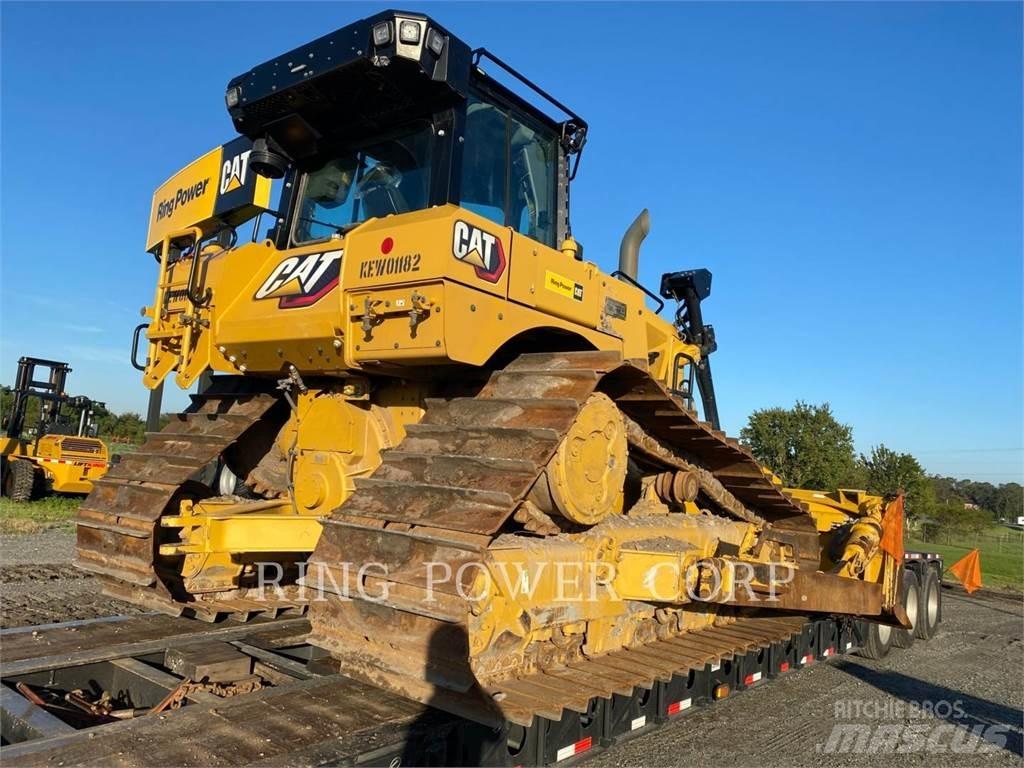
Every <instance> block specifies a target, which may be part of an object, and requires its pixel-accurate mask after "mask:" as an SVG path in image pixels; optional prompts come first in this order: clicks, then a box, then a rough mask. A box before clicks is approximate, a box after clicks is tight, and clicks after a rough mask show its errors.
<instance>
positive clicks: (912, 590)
mask: <svg viewBox="0 0 1024 768" xmlns="http://www.w3.org/2000/svg"><path fill="white" fill-rule="evenodd" d="M902 599H903V607H904V608H905V609H906V611H907V618H908V619H910V623H911V624H913V626H912V627H911V628H910V629H896V628H894V629H893V631H892V644H893V646H894V647H896V648H909V647H910V646H912V645H913V644H914V636H915V634H916V632H917V625H918V623H919V619H920V613H921V582H919V581H918V580H917V574H915V573H914V572H913V571H912V570H910V569H909V568H904V569H903V594H902Z"/></svg>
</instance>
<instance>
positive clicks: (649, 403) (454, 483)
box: [306, 352, 818, 723]
mask: <svg viewBox="0 0 1024 768" xmlns="http://www.w3.org/2000/svg"><path fill="white" fill-rule="evenodd" d="M595 391H601V392H603V393H605V394H606V395H608V396H610V397H611V398H612V399H613V400H614V401H615V403H616V404H617V405H618V407H619V408H620V409H621V410H622V411H623V412H624V413H625V415H626V416H627V417H628V419H630V420H631V421H632V422H634V423H635V424H639V425H642V428H643V434H642V435H635V436H633V437H631V439H630V450H637V451H640V452H643V453H646V454H647V455H648V456H652V457H654V458H655V459H657V458H658V457H659V453H661V454H665V455H666V456H667V457H668V458H669V459H671V460H669V461H666V462H665V463H666V466H672V461H678V462H693V463H695V464H697V465H698V466H699V467H700V468H701V469H702V470H703V474H702V490H704V491H705V495H706V496H707V497H708V498H709V499H711V500H712V501H714V502H715V503H716V505H717V506H718V507H720V511H721V513H722V514H725V515H732V516H734V517H737V516H738V517H742V514H739V510H741V509H744V510H749V509H750V508H754V509H756V510H757V514H758V515H760V516H761V517H763V518H764V519H765V520H767V521H768V522H769V523H770V524H771V525H772V526H773V536H775V537H776V538H780V539H783V540H786V541H788V542H790V543H792V544H793V545H794V551H795V552H796V553H797V557H798V559H799V560H803V561H806V562H807V563H810V562H812V561H813V563H814V564H815V566H816V564H817V560H818V553H817V535H816V533H815V530H814V526H813V523H812V521H811V519H810V517H809V516H808V515H807V513H806V512H805V511H804V510H803V509H802V508H801V507H800V506H799V505H798V504H797V503H796V502H794V501H793V500H792V499H790V498H789V497H788V496H786V495H785V494H784V493H783V492H782V491H781V490H780V489H779V488H778V487H777V486H775V485H774V484H773V483H772V482H771V479H770V478H769V477H768V476H767V475H766V474H765V473H764V471H763V470H762V468H761V467H760V466H759V465H758V464H757V462H756V461H755V460H754V458H753V457H752V456H751V454H750V453H749V452H748V451H747V450H746V449H745V448H743V447H742V446H741V445H739V444H738V443H737V442H736V441H735V440H730V439H727V438H726V437H725V435H724V434H723V433H722V432H719V431H715V430H712V429H711V428H710V426H709V425H707V424H705V423H702V422H700V421H698V420H697V418H696V417H695V416H694V414H693V413H691V412H689V411H687V410H686V409H685V408H683V407H682V405H681V404H680V403H679V401H678V400H676V399H675V398H673V397H672V396H671V395H670V393H669V392H668V391H667V390H666V389H665V388H664V387H662V386H661V385H660V384H659V383H658V382H656V381H655V380H653V379H652V378H651V377H650V376H649V375H648V373H647V372H646V371H644V370H642V369H641V368H639V367H636V366H634V365H631V364H629V363H623V362H622V360H621V359H620V357H619V356H618V355H617V354H612V353H603V352H580V353H565V354H528V355H523V356H521V357H519V358H517V359H516V360H515V361H514V362H513V363H512V364H510V365H509V366H508V367H506V368H504V369H502V370H500V371H497V372H495V373H494V374H493V375H492V376H491V378H490V380H489V382H488V383H487V385H486V386H485V387H484V389H483V390H482V391H481V392H480V394H479V395H477V396H476V397H464V398H455V399H452V400H435V401H431V402H429V403H428V406H427V412H426V416H425V418H424V419H423V421H422V422H421V423H419V424H417V425H412V426H410V427H409V428H408V430H407V437H406V438H405V440H404V441H403V442H402V443H401V444H400V445H399V446H398V447H397V448H396V449H394V450H391V451H388V452H386V453H385V454H384V456H383V463H382V464H381V466H380V467H379V468H378V470H377V471H376V472H375V473H374V474H373V476H372V477H370V478H367V479H365V480H360V481H358V483H357V490H356V492H355V493H354V494H353V495H352V497H351V498H349V499H348V500H347V501H346V502H345V504H343V505H342V506H341V507H339V508H338V510H336V512H335V513H334V514H333V515H332V516H331V518H330V519H329V520H327V521H325V525H324V531H323V534H322V535H321V538H320V542H319V544H318V546H317V549H316V551H315V552H314V554H313V557H312V558H311V561H310V567H309V570H308V571H307V577H306V585H307V586H309V587H312V588H317V589H321V590H322V594H321V595H320V598H318V599H314V601H313V604H312V608H311V617H310V618H311V624H312V628H313V632H312V635H311V640H310V641H311V642H312V643H313V644H315V645H319V646H321V647H324V648H327V649H328V650H330V651H331V652H332V654H333V655H334V656H335V657H336V658H338V659H339V661H340V663H341V666H342V670H343V671H344V672H345V673H346V674H349V675H351V676H354V677H356V678H358V679H362V680H366V681H368V682H371V683H373V684H378V685H382V686H384V687H387V688H389V689H391V690H395V691H397V692H398V693H401V694H403V695H407V696H411V697H412V698H416V699H419V700H421V701H430V702H431V703H432V704H434V705H436V706H439V707H441V708H444V709H448V710H449V711H452V712H455V713H456V714H462V715H464V716H468V717H471V718H473V719H478V720H483V721H492V722H497V721H500V720H501V719H509V720H512V721H514V722H520V723H528V722H529V721H530V720H531V719H532V716H533V714H544V715H545V716H550V715H554V714H555V713H559V712H560V711H561V710H562V709H564V708H570V709H571V708H573V704H580V703H581V700H580V691H579V689H578V688H577V689H575V690H573V686H571V685H564V684H561V683H554V682H553V679H552V678H551V674H552V673H549V672H546V671H545V672H542V673H539V674H540V676H539V677H538V676H537V675H534V676H533V677H531V678H527V679H521V680H516V681H514V684H515V685H516V686H518V687H519V689H520V693H519V694H516V695H511V696H510V695H507V694H508V692H507V691H505V690H504V689H502V690H501V693H502V694H504V695H503V696H501V697H497V698H498V699H500V704H498V703H496V698H495V697H494V696H493V695H492V694H493V693H494V692H495V690H483V689H482V688H481V687H480V684H479V683H478V682H477V680H476V677H475V675H474V673H473V671H472V670H471V669H470V666H469V659H470V651H469V647H468V636H467V630H466V617H467V614H468V608H469V606H468V604H467V602H466V601H465V600H464V599H463V598H462V597H461V595H460V594H459V593H460V590H459V587H460V586H462V587H463V588H466V589H468V588H469V587H470V586H471V585H469V584H462V585H459V584H454V583H446V584H436V583H432V582H431V579H430V576H431V571H430V569H431V568H437V564H440V563H445V564H447V565H448V566H449V567H450V569H451V571H450V572H451V573H459V572H460V568H461V567H462V566H464V565H465V564H467V563H481V562H482V561H483V558H484V554H485V550H486V549H487V547H488V545H489V544H490V542H491V541H492V540H493V539H494V538H495V537H496V536H497V535H498V534H499V533H500V532H501V531H502V529H503V526H505V525H506V523H507V521H508V520H509V518H511V517H513V515H515V514H516V512H517V510H518V509H520V507H521V504H522V502H523V501H524V499H525V498H526V496H527V494H528V493H529V491H530V488H531V487H532V486H533V484H534V483H535V482H536V480H537V478H538V477H539V476H540V473H541V472H542V471H543V469H544V467H545V465H546V463H547V462H548V460H549V459H550V458H551V456H552V455H553V453H554V451H555V450H556V448H557V446H558V444H559V442H560V441H561V439H562V438H563V436H564V435H565V434H566V432H567V431H568V429H569V428H570V426H571V425H572V423H573V421H574V420H575V419H576V417H577V414H578V413H579V411H580V409H581V408H582V406H583V404H584V402H585V401H586V399H587V398H588V397H589V396H590V395H591V394H592V393H594V392H595ZM662 458H665V457H662ZM346 563H347V564H352V567H351V568H347V569H346V570H345V571H344V572H342V570H341V566H342V564H346ZM364 563H374V564H378V565H377V566H375V567H379V566H383V567H384V568H385V569H386V582H387V584H386V585H387V598H386V599H380V598H379V597H375V598H374V599H372V600H367V599H363V597H362V596H361V593H360V591H359V589H356V588H354V586H353V573H354V572H355V570H356V569H357V568H358V567H359V566H360V564H364ZM428 564H432V565H428ZM473 570H474V569H472V568H466V569H463V571H462V572H463V573H467V574H472V573H473ZM381 572H385V571H383V570H382V571H381ZM384 578H385V577H383V576H382V577H380V579H378V580H376V583H377V586H379V584H380V581H381V580H382V579H384ZM373 583H374V579H373V578H367V579H366V581H365V583H362V584H360V585H358V586H363V587H371V589H368V590H367V591H372V592H373V593H374V594H375V595H376V594H378V590H377V589H372V586H373ZM428 586H429V587H432V589H433V592H432V593H431V592H429V591H428ZM428 594H432V595H433V596H434V598H435V599H434V600H432V601H428V600H426V599H425V598H426V597H427V596H428ZM463 594H464V593H463ZM766 626H767V625H766ZM787 626H788V624H787ZM708 631H709V632H713V633H714V632H717V633H718V634H714V635H712V634H705V635H704V636H703V637H704V638H710V637H712V636H714V637H716V638H718V639H721V638H723V637H730V635H728V634H723V630H721V629H720V628H715V629H714V630H708ZM779 631H783V630H782V629H780V630H779ZM790 631H791V630H790ZM731 637H732V640H733V642H732V644H731V646H730V647H729V648H728V649H721V650H722V652H723V653H726V652H727V653H730V654H732V653H738V652H741V651H742V650H743V649H744V643H745V642H747V641H746V640H743V639H742V636H739V637H737V636H736V635H735V634H733V635H731ZM763 639H764V640H765V641H766V642H767V641H769V639H768V638H767V637H766V638H763ZM701 642H702V641H701ZM671 643H672V641H671V640H669V641H659V642H658V643H656V644H655V646H656V647H657V651H652V652H651V653H650V654H647V653H646V650H645V651H644V652H641V651H639V650H635V649H634V650H630V651H625V652H623V653H626V654H632V655H631V656H628V658H629V659H630V665H629V666H630V667H631V668H632V669H633V672H634V674H635V675H640V677H641V678H643V677H644V676H650V675H657V674H661V673H663V672H664V669H665V667H664V664H665V663H666V662H665V659H666V658H667V659H672V662H671V663H674V664H677V665H678V666H679V668H684V666H685V663H686V661H687V659H686V658H684V656H683V654H682V653H681V651H680V649H679V647H674V648H673V647H672V646H671V645H670V644H671ZM698 646H699V643H698ZM694 652H696V650H695V651H694ZM659 655H663V656H662V661H660V662H656V661H655V658H656V657H658V656H659ZM613 656H615V655H614V654H609V656H608V657H601V658H600V659H595V660H587V659H583V660H581V661H580V663H581V664H591V665H595V666H593V667H589V668H588V669H590V670H591V671H593V670H594V669H599V668H600V667H601V665H608V664H611V666H613V667H614V666H615V665H614V664H613V663H612V662H611V661H610V659H611V658H612V657H613ZM623 658H626V657H623ZM644 659H646V662H645V661H644ZM690 661H691V662H693V663H695V660H693V659H690ZM659 665H660V666H659ZM620 671H622V670H620ZM588 674H589V673H588ZM571 676H572V674H571V665H570V666H569V668H568V669H567V670H566V671H565V674H564V675H563V678H565V677H571ZM599 677H600V675H598V678H599ZM530 680H533V682H529V681H530ZM506 682H507V681H506ZM531 686H533V688H532V690H534V691H536V695H531V694H530V691H531ZM539 689H543V690H545V691H547V694H548V695H547V697H546V698H544V699H543V701H544V704H543V705H542V704H541V697H540V691H539ZM542 706H543V709H542V708H541V707H542ZM496 707H497V709H496Z"/></svg>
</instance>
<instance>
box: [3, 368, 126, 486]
mask: <svg viewBox="0 0 1024 768" xmlns="http://www.w3.org/2000/svg"><path fill="white" fill-rule="evenodd" d="M69 373H71V368H70V367H69V366H68V364H67V363H61V362H57V361H55V360H42V359H40V358H36V357H22V358H21V359H20V360H18V375H17V379H16V381H15V385H14V389H13V390H11V393H12V395H13V398H12V400H11V405H10V412H9V413H6V414H4V416H3V420H2V422H0V423H2V428H3V437H0V470H2V472H3V482H2V484H0V488H2V489H3V494H4V496H6V497H8V498H10V499H12V500H14V501H29V500H31V499H32V498H34V497H37V496H41V495H46V494H48V493H50V492H57V493H89V492H90V491H91V490H92V484H93V481H94V480H97V479H99V478H101V477H103V475H105V474H106V473H107V470H108V469H109V467H110V456H109V452H108V451H107V446H106V445H105V444H104V442H103V441H102V440H100V439H98V438H97V437H96V436H95V433H96V424H95V422H94V408H95V407H96V406H102V405H103V403H97V402H94V401H92V400H90V399H89V398H87V397H82V396H76V397H71V396H69V395H68V394H67V392H66V389H65V388H66V384H67V377H68V374H69Z"/></svg>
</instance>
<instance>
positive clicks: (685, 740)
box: [0, 531, 1024, 768]
mask: <svg viewBox="0 0 1024 768" xmlns="http://www.w3.org/2000/svg"><path fill="white" fill-rule="evenodd" d="M73 553H74V536H73V534H71V533H69V532H67V531H48V532H45V533H41V534H29V535H16V536H0V563H2V568H0V607H2V625H3V626H4V627H8V626H17V625H24V624H40V623H46V622H54V621H66V620H69V619H78V618H91V617H95V616H104V615H111V614H119V613H120V614H125V613H137V612H138V610H137V609H135V608H133V607H132V606H130V605H127V604H125V603H122V602H120V601H117V600H111V599H109V598H106V597H103V596H102V594H101V593H100V591H99V587H98V585H97V583H96V580H95V579H93V578H91V577H89V576H86V575H84V574H82V573H81V572H79V571H76V570H75V569H73V568H72V567H71V566H70V564H69V563H70V560H71V557H72V556H73ZM944 600H945V603H944V619H943V623H942V625H941V629H940V632H939V634H938V636H936V637H935V638H933V639H932V640H930V641H929V642H928V643H923V642H921V641H918V643H917V644H916V645H915V647H914V648H912V649H910V650H894V651H893V652H892V653H891V654H890V655H889V656H888V657H887V658H886V659H884V660H882V661H868V660H867V659H862V658H860V657H858V656H848V657H842V658H839V659H837V660H835V661H832V662H830V663H819V664H817V665H816V666H813V667H810V668H808V669H804V670H802V671H800V672H796V673H794V674H792V675H789V676H786V677H783V678H782V679H780V680H776V681H774V682H771V683H769V684H767V685H763V686H761V687H758V688H755V689H753V690H751V691H748V692H746V693H743V694H742V695H739V696H736V697H735V698H732V699H728V700H726V701H724V702H721V703H720V704H717V705H715V706H713V707H706V708H698V709H695V710H693V711H692V713H691V714H688V715H686V716H684V717H682V718H681V719H679V720H676V721H673V722H671V723H670V724H668V725H666V726H664V727H662V728H661V729H658V730H654V731H651V732H649V733H646V734H642V735H639V736H638V737H636V738H634V739H632V740H630V741H627V742H624V743H622V744H619V745H616V746H615V747H613V748H612V749H610V750H607V751H605V752H603V753H599V754H595V755H594V756H593V757H591V758H589V759H587V760H586V761H585V762H584V764H585V765H586V766H593V767H594V768H598V767H599V766H601V767H604V766H637V765H643V766H662V765H664V766H681V765H685V766H752V767H754V766H756V768H764V767H765V766H814V768H836V767H838V766H857V767H860V766H864V767H865V768H866V767H867V766H876V765H878V764H880V763H883V762H891V763H894V764H898V765H900V766H901V767H902V766H928V768H938V767H940V766H956V768H964V766H974V765H979V766H980V765H986V766H988V765H1024V760H1022V757H1021V755H1022V752H1021V749H1022V747H1021V745H1022V734H1024V723H1022V717H1024V715H1022V707H1024V682H1022V681H1024V640H1022V635H1024V632H1022V628H1024V603H1022V599H1021V597H1020V596H1008V595H1000V594H991V595H985V594H984V593H982V594H981V595H976V596H974V597H968V596H966V595H965V594H964V593H963V592H959V591H951V590H947V591H946V592H945V594H944ZM923 710H924V711H923ZM983 736H987V737H989V738H990V739H991V741H992V742H993V743H990V742H988V741H985V740H984V739H983V738H981V737H983Z"/></svg>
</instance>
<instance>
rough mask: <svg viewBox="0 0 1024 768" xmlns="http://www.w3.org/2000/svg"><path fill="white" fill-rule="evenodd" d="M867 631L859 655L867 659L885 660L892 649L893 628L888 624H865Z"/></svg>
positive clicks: (871, 622)
mask: <svg viewBox="0 0 1024 768" xmlns="http://www.w3.org/2000/svg"><path fill="white" fill-rule="evenodd" d="M864 624H865V626H866V627H867V630H866V632H865V637H864V642H863V643H861V646H860V648H858V649H857V655H858V656H863V657H864V658H865V659H884V658H885V657H886V656H888V655H889V649H890V648H892V636H893V628H892V627H890V626H889V625H887V624H876V623H874V622H873V621H869V622H865V623H864Z"/></svg>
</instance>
